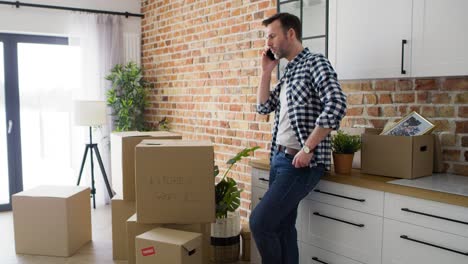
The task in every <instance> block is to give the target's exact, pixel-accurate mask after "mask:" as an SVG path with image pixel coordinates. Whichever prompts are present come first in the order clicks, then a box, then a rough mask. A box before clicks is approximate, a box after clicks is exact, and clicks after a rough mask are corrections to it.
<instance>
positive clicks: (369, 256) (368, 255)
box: [301, 200, 383, 264]
mask: <svg viewBox="0 0 468 264" xmlns="http://www.w3.org/2000/svg"><path fill="white" fill-rule="evenodd" d="M303 203H304V207H303V208H304V209H303V211H301V224H302V227H301V228H302V240H303V241H304V242H305V243H307V244H310V245H313V246H316V247H318V248H322V249H324V250H328V251H332V252H334V253H336V254H339V255H342V256H345V257H348V258H350V259H353V260H356V261H359V262H362V263H368V264H378V263H380V262H381V252H382V224H383V218H382V217H380V216H375V215H370V214H365V213H361V212H356V211H353V210H349V209H345V208H341V207H337V206H333V205H328V204H324V203H319V202H316V201H313V200H304V201H303Z"/></svg>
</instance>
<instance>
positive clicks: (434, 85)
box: [415, 79, 439, 91]
mask: <svg viewBox="0 0 468 264" xmlns="http://www.w3.org/2000/svg"><path fill="white" fill-rule="evenodd" d="M438 89H439V84H438V82H437V80H436V79H419V80H416V81H415V90H426V91H427V90H438Z"/></svg>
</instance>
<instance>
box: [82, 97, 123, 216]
mask: <svg viewBox="0 0 468 264" xmlns="http://www.w3.org/2000/svg"><path fill="white" fill-rule="evenodd" d="M74 115H75V125H78V126H89V143H88V144H86V147H85V151H84V154H83V160H82V162H81V168H80V174H79V176H78V183H77V185H80V181H81V175H82V174H83V168H84V165H85V163H86V158H87V156H88V153H89V154H90V162H91V195H92V197H93V208H94V209H96V197H95V196H96V188H95V182H94V161H93V153H94V154H96V158H97V161H98V163H99V167H100V168H101V173H102V177H103V178H104V183H105V184H106V188H107V192H108V193H109V197H110V198H112V197H113V196H114V193H113V191H112V189H111V187H110V184H109V180H108V179H107V174H106V170H105V169H104V165H103V164H102V158H101V154H100V153H99V149H98V147H97V144H96V143H93V132H92V127H93V126H99V125H104V124H106V102H104V101H75V105H74Z"/></svg>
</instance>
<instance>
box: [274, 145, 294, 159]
mask: <svg viewBox="0 0 468 264" xmlns="http://www.w3.org/2000/svg"><path fill="white" fill-rule="evenodd" d="M277 149H278V151H280V152H284V153H286V154H289V155H293V156H295V155H296V154H297V153H298V152H299V150H298V149H293V148H288V147H285V146H282V145H278V148H277Z"/></svg>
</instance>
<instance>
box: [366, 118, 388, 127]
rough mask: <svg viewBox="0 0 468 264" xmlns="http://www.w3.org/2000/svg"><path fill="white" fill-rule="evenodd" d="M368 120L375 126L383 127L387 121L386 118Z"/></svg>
mask: <svg viewBox="0 0 468 264" xmlns="http://www.w3.org/2000/svg"><path fill="white" fill-rule="evenodd" d="M369 122H370V123H371V124H372V126H373V127H375V128H384V127H385V124H386V123H387V120H385V119H369Z"/></svg>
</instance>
